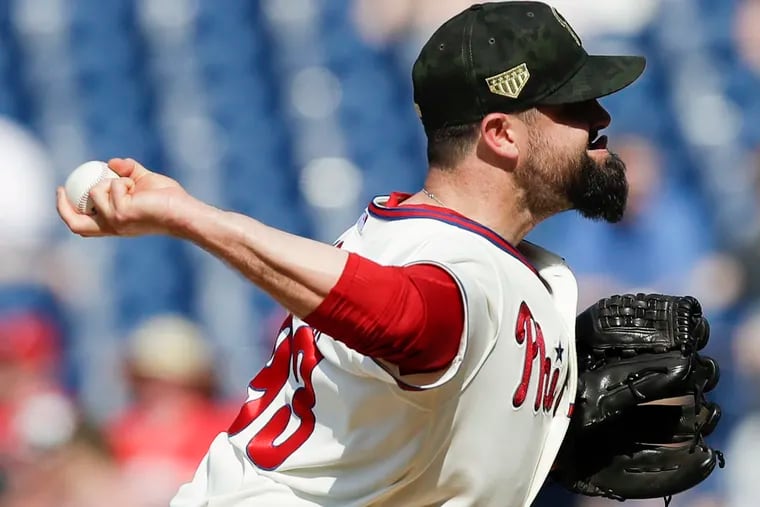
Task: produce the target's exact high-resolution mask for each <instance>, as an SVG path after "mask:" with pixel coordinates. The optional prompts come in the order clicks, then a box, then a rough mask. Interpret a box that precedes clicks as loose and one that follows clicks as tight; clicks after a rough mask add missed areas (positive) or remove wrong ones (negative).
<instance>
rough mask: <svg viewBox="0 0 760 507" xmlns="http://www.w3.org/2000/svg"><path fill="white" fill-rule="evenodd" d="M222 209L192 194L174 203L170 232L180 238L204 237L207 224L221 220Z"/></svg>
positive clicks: (170, 218) (170, 216)
mask: <svg viewBox="0 0 760 507" xmlns="http://www.w3.org/2000/svg"><path fill="white" fill-rule="evenodd" d="M222 213H224V212H223V211H222V210H220V209H218V208H216V207H214V206H211V205H209V204H206V203H204V202H202V201H200V200H198V199H196V198H194V197H192V196H189V195H188V196H187V198H185V199H182V200H181V201H179V202H175V203H173V205H172V206H171V213H170V215H169V220H168V224H167V225H168V229H169V234H170V235H172V236H174V237H176V238H179V239H186V240H190V241H193V240H194V239H196V238H198V237H202V236H203V235H204V234H207V232H206V233H204V231H207V229H205V226H206V224H208V223H213V222H214V221H218V220H219V215H221V214H222Z"/></svg>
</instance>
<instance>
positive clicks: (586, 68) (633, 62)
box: [539, 55, 646, 104]
mask: <svg viewBox="0 0 760 507" xmlns="http://www.w3.org/2000/svg"><path fill="white" fill-rule="evenodd" d="M645 66H646V59H645V58H644V57H642V56H606V55H604V56H600V55H589V57H588V58H587V59H586V62H585V63H584V64H583V66H582V67H581V68H580V70H578V72H576V73H575V75H574V76H573V77H572V78H570V80H569V81H568V82H566V83H565V84H563V85H562V86H560V87H559V88H558V89H557V90H556V91H554V92H553V93H551V94H550V95H549V96H547V97H544V98H543V99H542V100H540V101H539V103H540V104H570V103H573V102H584V101H586V100H592V99H598V98H599V97H604V96H605V95H610V94H611V93H615V92H616V91H618V90H622V89H623V88H625V87H626V86H628V85H629V84H631V83H633V82H634V81H636V79H637V78H638V77H639V76H640V75H641V73H642V72H644V67H645Z"/></svg>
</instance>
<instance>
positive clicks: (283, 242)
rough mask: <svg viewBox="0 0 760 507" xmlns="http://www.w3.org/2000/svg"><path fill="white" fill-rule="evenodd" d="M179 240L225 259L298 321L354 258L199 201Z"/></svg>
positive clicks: (179, 225)
mask: <svg viewBox="0 0 760 507" xmlns="http://www.w3.org/2000/svg"><path fill="white" fill-rule="evenodd" d="M179 211H180V213H178V216H179V218H177V219H176V220H175V222H176V224H175V226H174V227H173V229H174V234H175V235H176V236H177V237H181V238H184V239H187V240H189V241H192V242H193V243H195V244H197V245H198V246H200V247H201V248H203V249H204V250H206V251H208V252H210V253H211V254H213V255H214V256H216V257H218V258H220V259H222V260H223V261H225V262H226V263H228V264H229V265H230V266H232V267H233V268H235V269H236V270H237V271H239V272H240V273H241V274H242V275H243V276H245V277H246V278H248V279H249V280H251V282H253V283H254V284H256V285H257V286H258V287H260V288H261V289H263V290H264V291H266V292H267V293H269V294H270V295H271V296H272V297H273V298H274V299H276V300H277V301H278V302H279V303H280V304H282V305H283V306H284V307H285V308H287V309H288V310H290V311H291V312H293V314H294V315H296V316H298V317H304V316H306V315H308V314H310V313H311V312H312V311H314V309H315V308H317V306H319V304H320V303H321V302H322V301H323V300H324V298H325V296H327V294H328V293H329V292H330V289H332V287H333V286H334V285H335V283H336V282H337V281H338V278H340V275H341V273H342V272H343V268H344V266H345V264H346V260H347V258H348V254H347V253H346V252H344V251H342V250H339V249H337V248H335V247H333V246H331V245H327V244H325V243H320V242H318V241H313V240H310V239H306V238H303V237H300V236H295V235H292V234H288V233H286V232H283V231H280V230H278V229H275V228H272V227H269V226H267V225H264V224H262V223H261V222H258V221H256V220H254V219H252V218H249V217H246V216H244V215H240V214H238V213H232V212H228V211H222V210H219V209H217V208H214V207H212V206H208V205H206V204H203V203H201V202H199V201H195V200H193V201H192V202H188V203H183V205H182V206H181V208H180V210H179Z"/></svg>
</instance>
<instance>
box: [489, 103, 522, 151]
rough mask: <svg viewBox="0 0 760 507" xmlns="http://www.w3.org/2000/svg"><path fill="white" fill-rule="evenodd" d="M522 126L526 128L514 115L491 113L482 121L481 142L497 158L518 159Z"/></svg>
mask: <svg viewBox="0 0 760 507" xmlns="http://www.w3.org/2000/svg"><path fill="white" fill-rule="evenodd" d="M520 127H523V128H524V125H520V124H519V121H517V120H516V119H515V117H514V116H512V115H509V114H506V113H490V114H488V115H487V116H486V117H485V118H483V120H482V121H481V122H480V137H481V142H482V143H484V144H485V146H486V147H487V148H488V151H490V152H491V153H492V154H493V155H495V156H496V158H499V159H506V160H513V161H517V157H518V156H519V154H520V150H519V148H518V145H517V139H518V138H519V136H520V132H519V129H520Z"/></svg>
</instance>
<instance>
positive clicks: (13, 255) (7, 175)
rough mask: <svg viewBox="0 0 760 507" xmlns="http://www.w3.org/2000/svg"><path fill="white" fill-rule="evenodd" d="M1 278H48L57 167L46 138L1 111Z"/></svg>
mask: <svg viewBox="0 0 760 507" xmlns="http://www.w3.org/2000/svg"><path fill="white" fill-rule="evenodd" d="M0 179H1V180H2V181H3V182H4V184H3V185H0V281H4V280H12V281H18V280H25V281H27V280H37V281H42V280H44V267H45V265H46V264H47V260H46V259H47V257H48V255H47V254H48V253H49V252H48V251H47V250H46V247H48V246H49V245H50V243H51V241H52V238H53V225H54V224H55V218H56V216H55V210H54V209H52V208H51V207H50V206H46V205H44V203H47V202H49V201H50V196H51V195H53V193H54V192H55V186H56V181H55V171H54V169H53V165H52V162H51V161H50V159H49V156H48V153H47V151H46V149H45V147H44V146H43V145H42V143H41V142H40V141H39V140H37V138H36V137H34V136H33V135H32V134H31V133H30V132H29V131H28V130H27V129H26V128H25V127H23V126H22V125H20V124H18V123H16V122H15V121H13V120H11V119H9V118H4V117H0Z"/></svg>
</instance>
